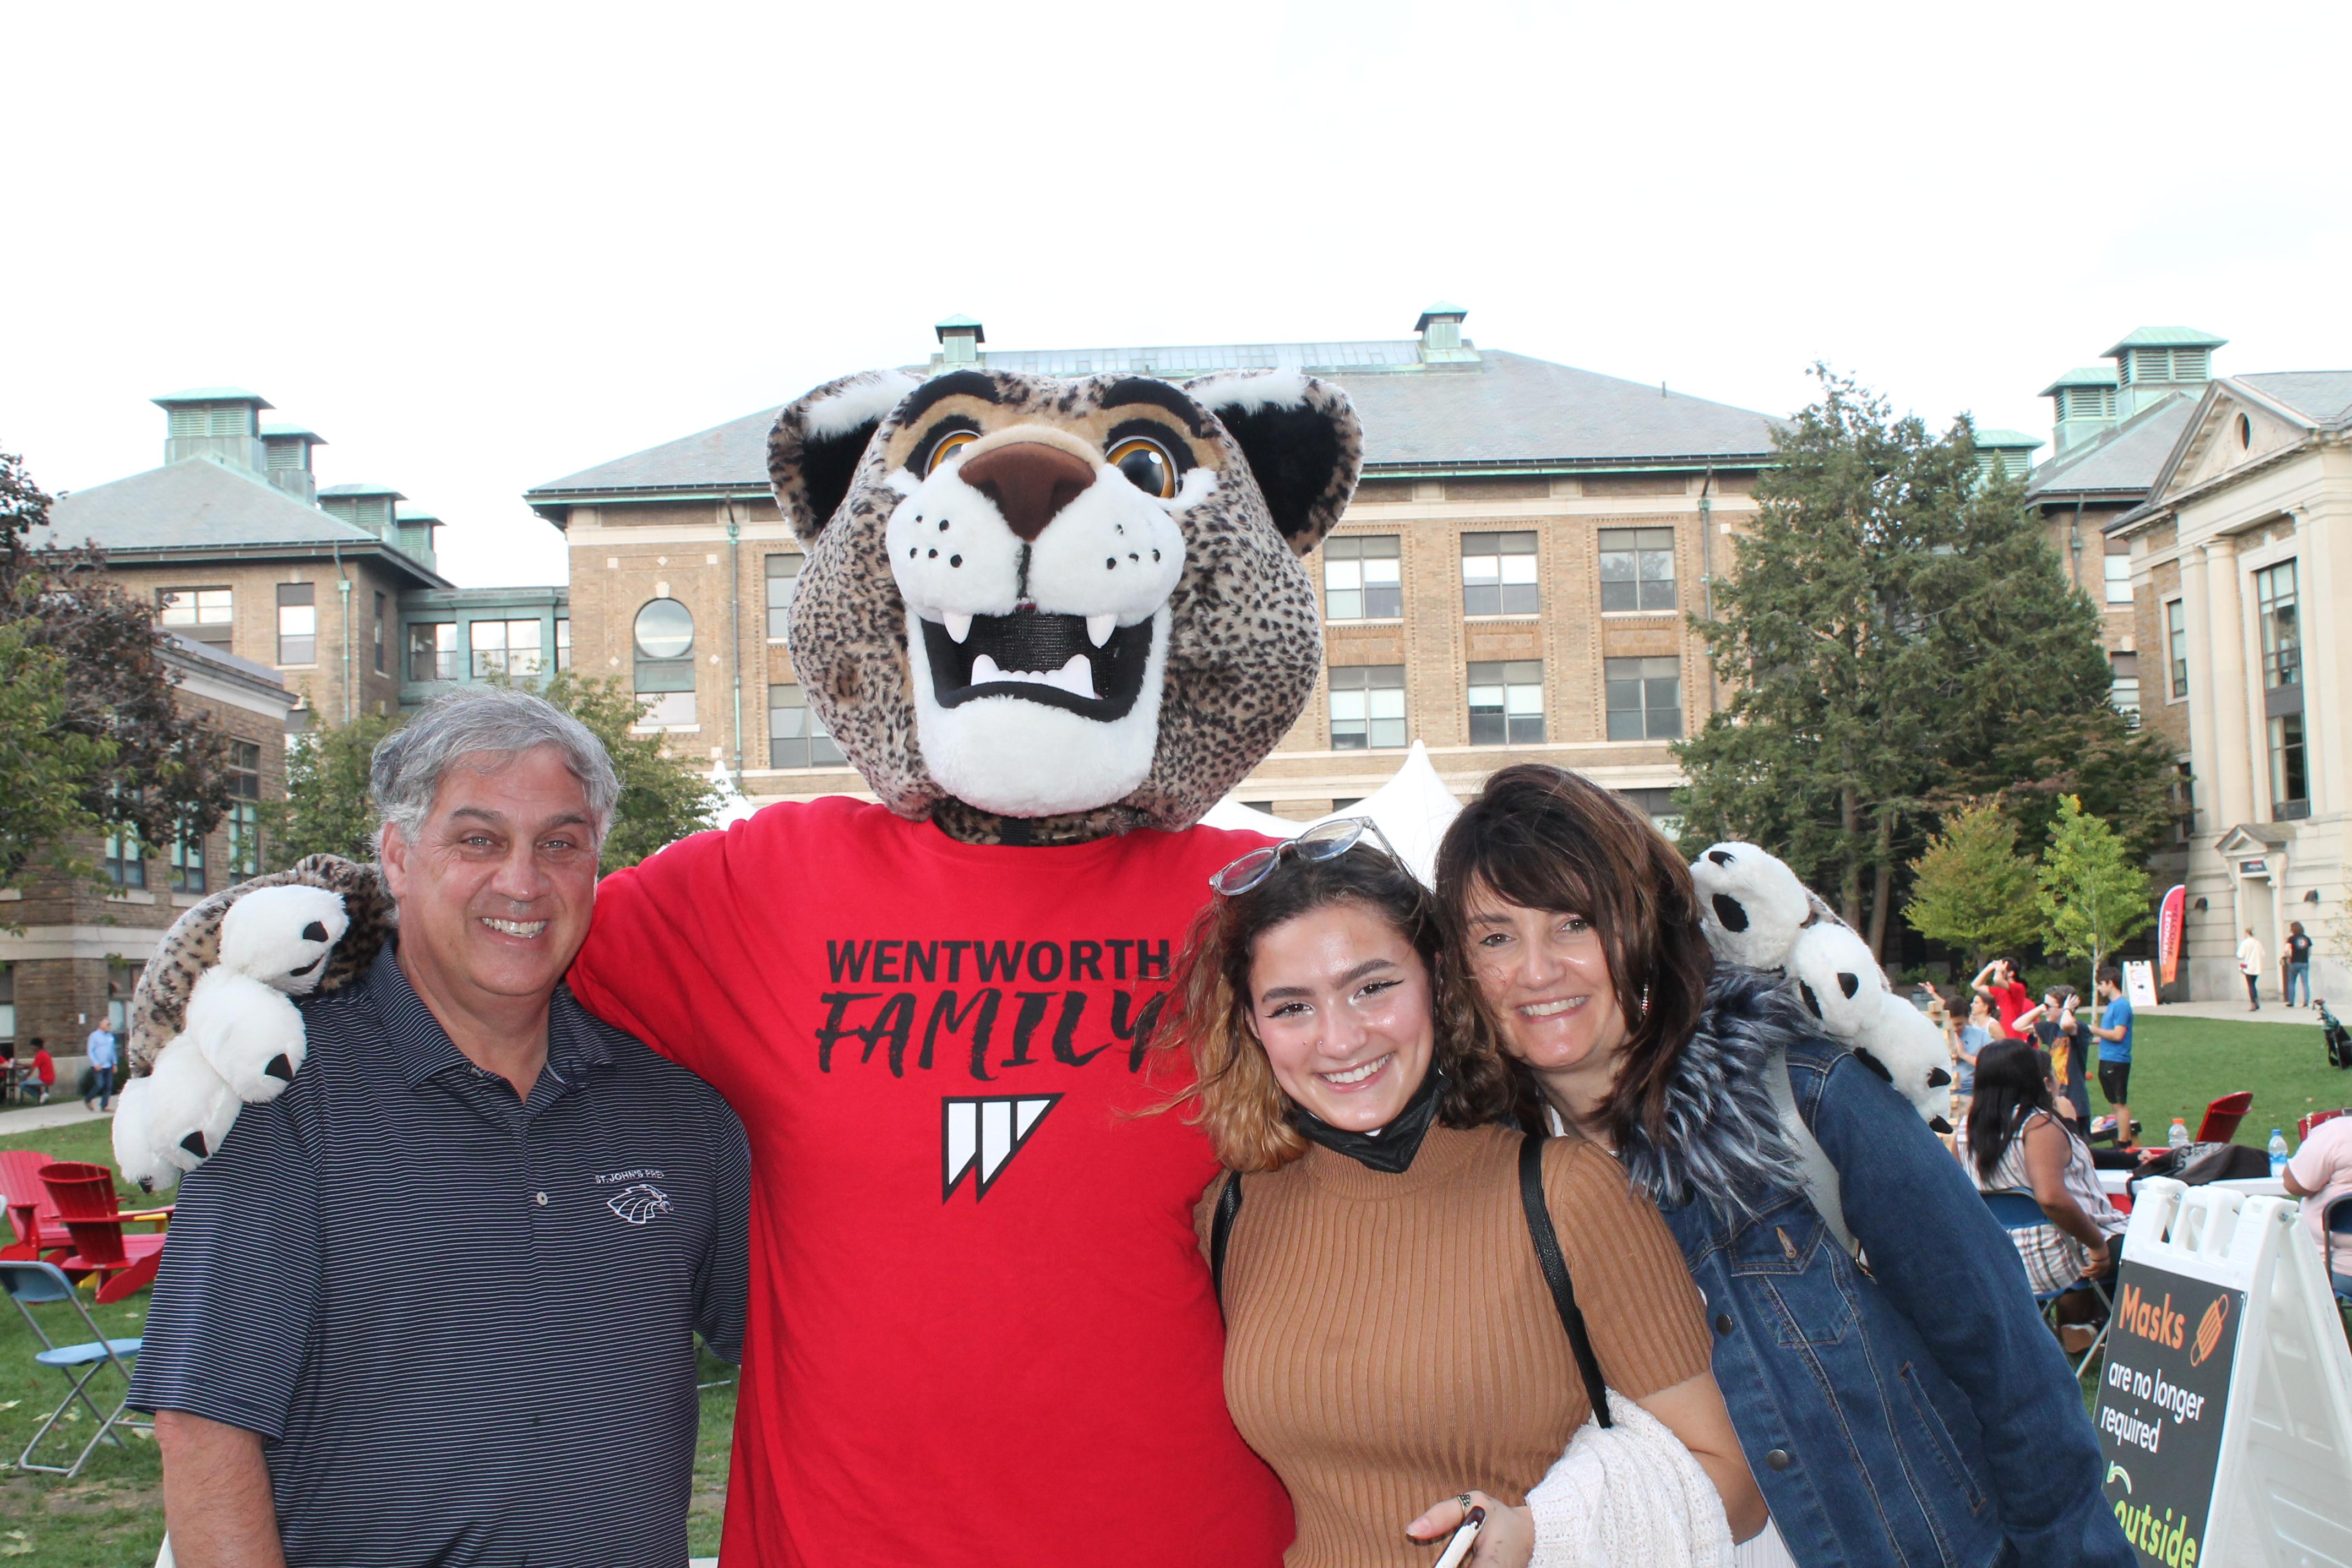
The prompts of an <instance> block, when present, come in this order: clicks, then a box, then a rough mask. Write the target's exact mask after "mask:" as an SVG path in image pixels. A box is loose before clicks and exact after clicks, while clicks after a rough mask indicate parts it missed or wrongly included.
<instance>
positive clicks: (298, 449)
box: [261, 420, 327, 505]
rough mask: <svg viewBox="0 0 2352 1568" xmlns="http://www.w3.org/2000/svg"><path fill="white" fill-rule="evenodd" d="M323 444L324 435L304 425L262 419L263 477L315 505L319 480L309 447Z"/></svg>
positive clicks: (290, 494) (325, 439)
mask: <svg viewBox="0 0 2352 1568" xmlns="http://www.w3.org/2000/svg"><path fill="white" fill-rule="evenodd" d="M326 444H327V438H326V437H324V436H321V435H320V434H319V433H318V432H317V431H316V430H313V429H310V427H309V426H303V425H279V424H275V423H272V422H270V421H268V420H264V421H262V425H261V450H262V458H263V462H264V464H265V465H266V466H265V468H264V469H263V477H264V478H266V479H268V481H269V482H270V483H271V484H273V485H276V486H277V487H278V489H281V490H284V491H285V492H286V493H287V494H288V495H289V496H292V497H293V498H294V499H295V500H299V501H304V502H307V503H310V504H311V505H316V504H317V503H318V500H319V480H318V477H317V475H316V474H314V473H313V472H312V470H311V468H310V448H311V447H323V446H325V445H326Z"/></svg>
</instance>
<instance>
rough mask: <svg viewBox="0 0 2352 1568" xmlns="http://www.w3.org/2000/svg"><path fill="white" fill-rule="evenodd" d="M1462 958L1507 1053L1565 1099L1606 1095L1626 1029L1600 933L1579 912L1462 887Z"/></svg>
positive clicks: (1480, 885) (1481, 886) (1479, 886)
mask: <svg viewBox="0 0 2352 1568" xmlns="http://www.w3.org/2000/svg"><path fill="white" fill-rule="evenodd" d="M1468 904H1469V907H1468V910H1466V919H1465V922H1464V924H1465V929H1466V931H1467V932H1468V940H1469V951H1468V952H1467V953H1465V958H1466V959H1467V961H1468V963H1469V968H1470V973H1471V977H1472V979H1473V980H1474V981H1475V983H1476V984H1477V986H1478V992H1479V994H1480V995H1481V996H1483V997H1485V998H1486V1005H1487V1007H1488V1008H1489V1009H1490V1010H1491V1011H1492V1013H1493V1014H1494V1016H1495V1019H1496V1023H1497V1024H1498V1025H1499V1026H1501V1028H1502V1031H1503V1044H1504V1046H1505V1047H1507V1049H1508V1050H1509V1051H1510V1053H1511V1054H1512V1055H1513V1056H1515V1057H1517V1058H1519V1059H1520V1060H1521V1061H1523V1062H1525V1063H1527V1064H1528V1067H1529V1068H1533V1069H1534V1071H1535V1072H1536V1074H1537V1076H1538V1077H1539V1078H1541V1079H1544V1080H1545V1081H1546V1083H1547V1086H1548V1087H1551V1088H1554V1089H1569V1088H1570V1086H1571V1085H1574V1086H1579V1087H1580V1088H1581V1089H1584V1090H1586V1091H1587V1092H1586V1093H1585V1094H1580V1095H1571V1096H1570V1098H1571V1100H1585V1099H1588V1098H1592V1099H1597V1098H1598V1097H1599V1096H1601V1095H1605V1094H1606V1093H1607V1092H1608V1089H1609V1085H1610V1083H1611V1081H1612V1079H1614V1078H1615V1076H1616V1071H1617V1056H1618V1053H1619V1052H1620V1051H1621V1050H1622V1048H1623V1047H1624V1044H1625V1037H1626V1034H1627V1032H1628V1031H1627V1028H1626V1024H1625V1013H1624V1009H1623V1008H1622V1007H1620V1006H1619V1005H1617V985H1616V981H1615V978H1614V976H1612V974H1611V973H1610V969H1609V952H1608V949H1607V948H1606V947H1605V946H1604V945H1603V943H1602V942H1601V933H1600V932H1599V931H1595V930H1594V929H1593V927H1592V923H1591V921H1588V920H1586V919H1585V918H1584V917H1583V916H1582V915H1580V914H1577V913H1574V912H1573V911H1569V912H1563V911H1560V910H1531V909H1528V907H1526V906H1525V905H1523V904H1514V903H1511V902H1509V901H1507V900H1505V899H1503V898H1502V897H1501V896H1499V895H1498V894H1496V892H1495V890H1494V889H1491V888H1489V887H1487V886H1486V883H1485V882H1484V881H1483V880H1482V881H1475V882H1473V883H1472V884H1471V887H1470V897H1469V900H1468Z"/></svg>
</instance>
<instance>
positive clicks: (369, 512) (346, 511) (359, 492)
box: [319, 484, 408, 544]
mask: <svg viewBox="0 0 2352 1568" xmlns="http://www.w3.org/2000/svg"><path fill="white" fill-rule="evenodd" d="M407 499H408V498H407V497H406V496H404V495H402V494H401V493H400V492H399V491H398V490H396V489H393V488H392V487H391V486H390V485H368V484H359V485H329V486H328V487H327V488H326V489H322V490H320V492H319V507H320V510H322V511H324V512H326V513H327V514H328V515H329V516H331V517H337V518H341V520H342V521H345V522H348V523H350V524H351V525H352V527H353V528H357V529H362V530H365V531H367V532H369V533H373V534H374V535H375V536H376V537H377V538H378V539H381V540H383V542H385V543H386V544H398V543H399V542H400V539H399V536H398V533H397V532H396V530H397V528H398V521H397V519H396V518H395V517H394V508H395V507H397V506H398V505H399V504H400V503H401V502H402V501H404V500H407Z"/></svg>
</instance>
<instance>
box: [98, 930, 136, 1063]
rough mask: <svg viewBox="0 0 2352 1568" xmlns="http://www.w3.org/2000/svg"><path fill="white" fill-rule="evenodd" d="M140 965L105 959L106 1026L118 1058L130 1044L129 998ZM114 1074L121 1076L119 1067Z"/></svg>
mask: <svg viewBox="0 0 2352 1568" xmlns="http://www.w3.org/2000/svg"><path fill="white" fill-rule="evenodd" d="M140 967H141V966H140V965H138V964H135V963H131V961H130V960H129V959H127V958H110V959H108V960H107V961H106V1026H107V1028H108V1029H109V1030H110V1032H111V1033H112V1034H113V1036H114V1045H115V1052H116V1055H117V1057H118V1058H120V1057H121V1054H122V1047H125V1046H127V1045H128V1044H130V1039H131V996H132V994H134V993H135V992H137V991H138V989H139V970H140ZM115 1076H116V1077H117V1078H120V1077H121V1076H122V1075H121V1070H120V1069H119V1068H118V1069H117V1071H116V1073H115Z"/></svg>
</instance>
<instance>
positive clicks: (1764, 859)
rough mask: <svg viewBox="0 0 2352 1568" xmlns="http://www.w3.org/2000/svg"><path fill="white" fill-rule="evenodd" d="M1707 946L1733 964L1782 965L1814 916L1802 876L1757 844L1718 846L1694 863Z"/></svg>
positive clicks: (1692, 877) (1754, 965) (1692, 875)
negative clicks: (1800, 879)
mask: <svg viewBox="0 0 2352 1568" xmlns="http://www.w3.org/2000/svg"><path fill="white" fill-rule="evenodd" d="M1691 879H1692V880H1693V881H1695V882H1696V883H1697V884H1698V902H1699V916H1700V924H1701V925H1702V926H1703V927H1704V928H1705V930H1706V942H1707V945H1708V946H1709V947H1711V948H1713V949H1714V950H1715V955H1716V956H1717V958H1720V959H1722V960H1723V961H1724V962H1725V963H1737V964H1741V965H1743V966H1745V967H1747V968H1749V969H1780V968H1782V967H1785V966H1786V964H1787V963H1788V961H1789V949H1790V947H1791V946H1792V945H1794V943H1795V942H1796V940H1797V933H1798V932H1799V931H1800V930H1801V929H1802V928H1803V926H1804V924H1805V922H1806V921H1808V920H1810V919H1811V918H1812V912H1813V900H1812V895H1811V894H1810V893H1808V892H1807V891H1806V890H1805V885H1804V884H1803V883H1802V882H1801V881H1799V880H1797V874H1796V873H1795V872H1794V871H1791V870H1790V869H1789V868H1788V867H1787V866H1785V865H1783V864H1781V862H1780V860H1778V859H1776V858H1774V857H1772V856H1770V855H1768V854H1766V853H1765V852H1764V851H1763V850H1761V849H1759V848H1758V847H1756V846H1754V845H1753V844H1739V843H1728V844H1716V845H1711V846H1709V847H1707V849H1706V852H1705V853H1703V854H1702V855H1700V856H1699V858H1697V859H1696V860H1694V861H1692V862H1691Z"/></svg>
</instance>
